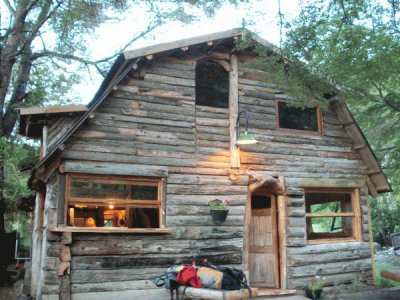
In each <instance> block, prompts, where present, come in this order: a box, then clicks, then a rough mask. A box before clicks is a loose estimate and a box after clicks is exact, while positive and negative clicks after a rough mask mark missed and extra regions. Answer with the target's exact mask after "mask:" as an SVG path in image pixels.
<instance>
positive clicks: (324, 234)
mask: <svg viewBox="0 0 400 300" xmlns="http://www.w3.org/2000/svg"><path fill="white" fill-rule="evenodd" d="M305 204H306V224H307V240H308V241H309V243H315V242H325V241H326V242H329V241H340V240H359V239H360V235H361V234H360V228H361V216H360V200H359V192H358V189H340V190H339V189H337V190H335V189H333V190H323V189H306V190H305Z"/></svg>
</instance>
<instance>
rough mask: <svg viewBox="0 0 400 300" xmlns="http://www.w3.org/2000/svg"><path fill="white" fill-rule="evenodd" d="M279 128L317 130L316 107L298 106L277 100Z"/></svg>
mask: <svg viewBox="0 0 400 300" xmlns="http://www.w3.org/2000/svg"><path fill="white" fill-rule="evenodd" d="M278 110H279V113H278V114H279V128H287V129H296V130H306V131H315V132H318V115H317V109H316V108H304V109H302V108H300V107H292V106H288V105H287V104H286V103H285V102H278Z"/></svg>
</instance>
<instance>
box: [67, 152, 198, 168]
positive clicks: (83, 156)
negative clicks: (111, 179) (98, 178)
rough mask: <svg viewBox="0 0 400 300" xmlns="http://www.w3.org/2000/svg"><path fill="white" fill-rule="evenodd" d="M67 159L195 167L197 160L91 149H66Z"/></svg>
mask: <svg viewBox="0 0 400 300" xmlns="http://www.w3.org/2000/svg"><path fill="white" fill-rule="evenodd" d="M62 157H63V158H65V159H73V160H87V161H104V162H116V163H131V164H148V165H164V166H169V165H170V166H188V167H194V166H195V164H196V161H195V160H193V159H177V158H165V157H140V156H134V155H126V154H115V153H114V154H111V153H101V152H91V151H73V150H65V151H64V152H63V153H62Z"/></svg>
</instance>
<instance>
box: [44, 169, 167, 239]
mask: <svg viewBox="0 0 400 300" xmlns="http://www.w3.org/2000/svg"><path fill="white" fill-rule="evenodd" d="M74 179H78V180H79V179H81V180H84V181H89V182H95V183H115V184H131V185H132V184H137V185H140V184H145V185H146V186H157V187H158V195H157V200H123V199H112V205H121V206H124V207H140V208H158V216H159V227H158V228H120V227H94V228H91V227H77V226H67V210H68V205H69V204H71V203H72V204H73V203H82V202H85V203H90V204H101V205H104V204H106V203H107V204H108V202H110V199H96V198H79V197H72V196H71V195H70V190H71V183H72V181H73V180H74ZM165 197H166V180H165V178H152V177H141V176H120V175H101V174H82V173H69V174H67V176H66V187H65V200H66V201H65V205H64V226H63V227H59V228H52V229H51V231H54V232H98V233H109V232H122V233H124V232H126V233H135V232H137V233H170V232H171V229H168V228H166V226H165V221H166V220H165V210H166V207H165V200H166V199H165Z"/></svg>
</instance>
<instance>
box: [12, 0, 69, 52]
mask: <svg viewBox="0 0 400 300" xmlns="http://www.w3.org/2000/svg"><path fill="white" fill-rule="evenodd" d="M51 2H52V1H51V0H49V1H47V2H46V5H45V6H44V7H42V10H41V12H40V14H39V16H38V18H37V21H36V23H35V25H34V27H33V29H32V30H31V32H30V33H29V34H28V36H27V37H26V39H25V41H24V43H23V44H22V46H21V48H20V50H19V53H18V54H20V53H22V52H23V51H24V49H25V48H26V46H27V45H30V44H31V43H32V41H33V39H34V38H35V37H36V36H37V34H38V32H39V30H40V28H41V27H42V26H43V24H44V23H45V22H46V21H47V20H48V19H49V18H50V17H51V16H52V15H54V14H55V13H56V11H57V9H58V8H59V7H60V5H61V4H62V3H63V2H62V1H57V4H56V5H55V7H54V8H53V9H52V10H51V11H50V12H49V9H50V6H51Z"/></svg>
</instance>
